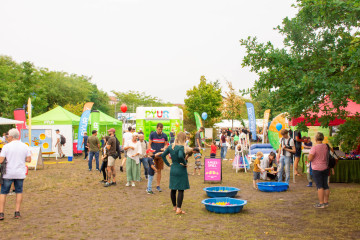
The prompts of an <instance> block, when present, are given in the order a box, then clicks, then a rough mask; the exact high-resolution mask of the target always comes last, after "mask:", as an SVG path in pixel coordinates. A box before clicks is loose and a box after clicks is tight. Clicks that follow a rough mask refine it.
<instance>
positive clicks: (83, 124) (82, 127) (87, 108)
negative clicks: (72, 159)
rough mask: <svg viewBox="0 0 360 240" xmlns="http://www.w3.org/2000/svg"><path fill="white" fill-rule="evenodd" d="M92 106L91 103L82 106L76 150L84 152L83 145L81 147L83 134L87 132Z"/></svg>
mask: <svg viewBox="0 0 360 240" xmlns="http://www.w3.org/2000/svg"><path fill="white" fill-rule="evenodd" d="M93 105H94V103H93V102H87V103H85V105H84V109H83V113H82V114H81V118H80V123H79V130H78V144H77V150H79V151H80V150H81V151H84V145H82V141H83V139H84V133H85V132H87V127H88V123H89V118H90V113H91V108H92V106H93Z"/></svg>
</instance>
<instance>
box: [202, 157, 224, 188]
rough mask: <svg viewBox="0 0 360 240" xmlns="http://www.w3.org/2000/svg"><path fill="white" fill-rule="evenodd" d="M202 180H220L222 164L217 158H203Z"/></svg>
mask: <svg viewBox="0 0 360 240" xmlns="http://www.w3.org/2000/svg"><path fill="white" fill-rule="evenodd" d="M204 172H205V174H204V181H208V182H221V180H222V165H221V159H219V158H205V164H204Z"/></svg>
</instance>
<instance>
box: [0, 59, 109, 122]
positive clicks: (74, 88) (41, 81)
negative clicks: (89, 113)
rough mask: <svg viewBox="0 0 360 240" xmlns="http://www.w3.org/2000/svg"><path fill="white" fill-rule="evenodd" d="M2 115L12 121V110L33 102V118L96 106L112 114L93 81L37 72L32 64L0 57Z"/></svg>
mask: <svg viewBox="0 0 360 240" xmlns="http://www.w3.org/2000/svg"><path fill="white" fill-rule="evenodd" d="M0 95H1V98H0V115H1V116H4V117H13V110H14V109H16V108H21V107H23V105H26V104H27V100H28V98H29V97H31V99H32V105H33V116H36V115H39V114H41V113H44V112H46V111H48V110H49V109H52V108H54V106H56V105H60V106H65V105H67V104H70V105H72V104H76V103H83V102H89V101H92V102H94V107H93V108H94V109H99V110H101V111H103V112H105V113H108V112H109V109H110V106H109V97H108V95H107V93H105V92H104V91H102V90H99V89H98V88H97V86H96V85H95V84H93V83H91V78H89V77H86V76H79V75H76V74H68V73H65V72H55V71H49V70H48V69H46V68H36V67H35V66H34V65H33V64H32V63H30V62H22V63H16V62H15V61H13V60H12V59H11V58H10V57H7V56H0Z"/></svg>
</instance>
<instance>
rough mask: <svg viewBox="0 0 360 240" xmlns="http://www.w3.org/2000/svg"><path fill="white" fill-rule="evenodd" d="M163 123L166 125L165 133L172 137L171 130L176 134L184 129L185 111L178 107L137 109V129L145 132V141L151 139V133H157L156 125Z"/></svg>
mask: <svg viewBox="0 0 360 240" xmlns="http://www.w3.org/2000/svg"><path fill="white" fill-rule="evenodd" d="M159 122H161V123H162V124H163V125H164V129H163V132H164V133H165V134H167V135H168V136H169V135H170V131H171V129H174V130H175V132H179V131H182V129H183V111H182V110H181V109H180V108H178V107H137V108H136V129H137V130H140V129H142V131H143V132H144V135H145V139H149V136H150V133H151V132H152V131H156V125H157V124H158V123H159Z"/></svg>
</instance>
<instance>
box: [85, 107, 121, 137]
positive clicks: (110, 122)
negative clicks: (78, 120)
mask: <svg viewBox="0 0 360 240" xmlns="http://www.w3.org/2000/svg"><path fill="white" fill-rule="evenodd" d="M99 112H100V120H99V125H100V127H99V133H98V137H99V138H102V137H105V136H107V135H108V130H109V129H110V128H114V129H115V134H116V137H117V138H118V139H119V141H120V144H122V122H121V121H119V120H117V119H115V118H113V117H110V116H109V115H107V114H106V113H103V112H101V111H99ZM91 114H93V113H91ZM91 132H92V129H91V117H89V124H88V135H89V136H90V135H91Z"/></svg>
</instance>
